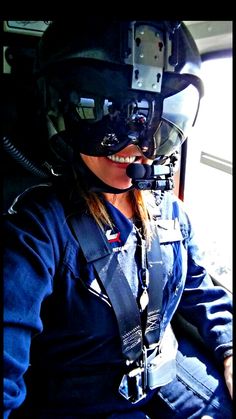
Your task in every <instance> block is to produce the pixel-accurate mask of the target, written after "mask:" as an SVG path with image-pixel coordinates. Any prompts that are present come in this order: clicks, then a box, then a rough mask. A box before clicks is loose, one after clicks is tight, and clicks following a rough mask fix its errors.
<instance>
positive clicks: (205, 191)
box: [184, 57, 232, 291]
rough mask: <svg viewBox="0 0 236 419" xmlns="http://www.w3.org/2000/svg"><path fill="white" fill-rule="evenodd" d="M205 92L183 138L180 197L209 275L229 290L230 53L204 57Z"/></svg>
mask: <svg viewBox="0 0 236 419" xmlns="http://www.w3.org/2000/svg"><path fill="white" fill-rule="evenodd" d="M202 78H203V82H204V87H205V95H204V97H203V99H202V101H201V106H200V111H199V116H198V119H197V122H196V126H195V129H194V131H193V133H192V135H191V138H189V140H188V147H187V160H186V173H185V188H184V202H185V204H186V205H187V207H188V208H189V211H190V213H191V216H192V221H193V223H194V226H195V230H196V233H197V234H199V236H200V237H199V240H200V243H201V246H202V249H203V255H204V258H205V260H206V264H207V268H208V271H209V273H210V274H211V276H212V277H213V278H214V279H215V280H216V282H220V283H221V284H222V285H224V286H225V287H226V288H227V289H229V290H230V291H232V57H226V58H214V59H209V60H207V61H204V62H203V66H202Z"/></svg>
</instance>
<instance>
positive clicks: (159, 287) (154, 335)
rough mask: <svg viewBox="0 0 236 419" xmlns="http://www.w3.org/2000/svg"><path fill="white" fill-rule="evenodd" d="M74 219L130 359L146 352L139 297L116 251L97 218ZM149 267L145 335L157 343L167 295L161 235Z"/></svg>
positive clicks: (149, 255) (154, 243)
mask: <svg viewBox="0 0 236 419" xmlns="http://www.w3.org/2000/svg"><path fill="white" fill-rule="evenodd" d="M70 223H71V226H72V230H73V231H74V234H75V237H76V238H77V240H78V242H79V244H80V246H81V249H82V251H83V254H84V256H85V258H86V260H87V262H91V263H93V265H94V268H95V270H96V272H97V274H98V276H99V278H100V280H101V282H102V284H103V286H104V288H105V290H106V293H107V295H108V297H109V299H110V302H111V305H112V307H113V310H114V312H115V315H116V318H117V323H118V327H119V332H120V337H121V343H122V352H123V354H124V356H125V357H126V358H127V359H129V360H132V361H134V360H136V359H137V358H138V357H139V356H140V355H141V353H142V347H143V339H142V327H141V317H140V312H139V308H138V304H137V302H136V299H135V297H134V296H133V293H132V291H131V288H130V286H129V283H128V281H127V278H126V277H125V275H124V273H123V271H122V269H121V267H120V264H119V261H118V258H117V254H116V252H113V251H112V248H111V247H110V245H109V242H108V241H107V239H106V237H105V234H104V233H103V232H102V230H101V229H100V228H99V226H98V225H97V224H96V222H95V220H93V218H91V217H89V216H88V215H86V214H83V215H82V216H78V217H75V216H71V217H70ZM147 262H148V270H149V278H150V282H149V303H148V307H147V322H146V330H145V339H146V341H147V343H148V345H150V344H152V343H157V342H158V340H159V335H160V310H161V306H162V297H163V278H164V276H163V263H162V258H161V248H160V243H159V240H158V236H157V235H155V239H154V240H152V244H151V248H150V250H148V251H147Z"/></svg>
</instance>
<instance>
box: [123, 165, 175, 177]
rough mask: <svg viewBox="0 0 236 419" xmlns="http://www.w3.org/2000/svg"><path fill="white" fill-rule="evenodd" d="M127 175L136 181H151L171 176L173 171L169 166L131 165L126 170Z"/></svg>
mask: <svg viewBox="0 0 236 419" xmlns="http://www.w3.org/2000/svg"><path fill="white" fill-rule="evenodd" d="M126 174H127V175H128V176H129V177H130V178H132V179H134V180H135V179H151V178H156V177H157V176H162V175H168V174H171V169H170V167H169V166H167V165H160V164H152V165H150V164H139V163H131V164H129V166H128V167H127V169H126Z"/></svg>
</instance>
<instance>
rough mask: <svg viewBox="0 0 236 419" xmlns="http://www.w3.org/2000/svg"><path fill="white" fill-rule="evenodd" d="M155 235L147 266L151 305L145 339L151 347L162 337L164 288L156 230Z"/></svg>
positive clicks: (148, 252) (149, 305)
mask: <svg viewBox="0 0 236 419" xmlns="http://www.w3.org/2000/svg"><path fill="white" fill-rule="evenodd" d="M154 228H155V227H154ZM153 233H154V237H155V239H154V240H152V243H151V248H150V250H148V251H147V265H148V271H149V290H148V294H149V303H148V307H147V323H146V330H145V338H146V340H147V342H148V344H149V345H150V344H152V343H155V342H158V340H159V337H160V321H161V317H160V312H161V307H162V299H163V287H164V283H163V282H164V271H163V261H162V255H161V246H160V242H159V238H158V235H157V232H156V230H154V231H153Z"/></svg>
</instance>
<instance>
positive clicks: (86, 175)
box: [3, 22, 232, 419]
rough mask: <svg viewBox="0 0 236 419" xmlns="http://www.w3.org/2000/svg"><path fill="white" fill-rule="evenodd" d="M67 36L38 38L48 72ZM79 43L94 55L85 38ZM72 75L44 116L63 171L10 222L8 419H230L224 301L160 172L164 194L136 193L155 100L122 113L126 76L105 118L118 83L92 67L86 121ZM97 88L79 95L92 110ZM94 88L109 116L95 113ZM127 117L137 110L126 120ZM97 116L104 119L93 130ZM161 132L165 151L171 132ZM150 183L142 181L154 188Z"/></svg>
mask: <svg viewBox="0 0 236 419" xmlns="http://www.w3.org/2000/svg"><path fill="white" fill-rule="evenodd" d="M90 23H91V22H90ZM157 23H158V22H157ZM157 23H156V22H155V23H154V22H152V24H150V22H148V23H147V26H145V30H146V29H147V28H149V26H150V28H151V29H150V34H151V35H152V34H153V33H154V32H153V27H155V25H156V24H157ZM159 23H161V28H162V30H165V31H168V30H169V25H167V24H165V25H162V22H159ZM83 24H84V25H85V23H84V22H83ZM86 24H87V25H88V22H86ZM96 24H97V26H98V28H96V27H95V28H94V26H92V27H93V29H94V34H93V36H94V37H95V34H96V31H98V32H99V34H100V36H101V39H102V35H101V34H102V33H103V32H104V31H105V35H106V36H105V38H104V39H106V40H107V39H108V38H107V31H108V33H109V34H110V35H112V34H114V33H115V39H116V36H117V33H118V32H116V29H117V26H114V25H112V24H111V25H110V26H109V27H107V26H105V25H102V24H101V22H99V23H98V22H97V23H96ZM141 24H142V25H143V22H142V23H141ZM63 25H64V23H63V24H61V23H60V22H59V24H58V26H57V24H55V25H54V24H52V26H51V28H52V29H49V32H48V33H46V34H45V39H44V43H45V44H44V49H43V52H42V51H41V58H40V60H41V64H42V63H43V64H42V67H43V66H44V69H45V59H46V58H45V57H46V56H47V54H48V55H49V53H48V50H47V48H49V46H50V48H52V46H53V48H56V49H57V48H58V45H57V44H55V42H52V41H53V40H54V41H55V39H57V40H58V39H61V41H62V43H64V44H65V45H66V43H68V45H70V46H71V45H72V44H70V42H69V40H68V37H67V36H69V35H71V36H72V39H75V38H74V37H75V33H74V29H73V30H71V33H70V32H68V31H69V28H67V30H68V31H65V28H64V26H63ZM118 26H119V25H118ZM157 27H158V28H159V26H157ZM58 28H59V29H58ZM88 28H91V25H88ZM104 28H105V29H104ZM115 28H116V29H115ZM163 28H164V29H163ZM77 29H78V28H77ZM77 29H76V30H77ZM172 29H173V28H172ZM51 30H52V32H51V34H50V31H51ZM60 30H63V34H66V36H65V37H64V36H63V37H61V38H60V37H59V34H61V32H60ZM78 30H79V31H82V30H81V28H79V29H78ZM155 30H156V29H155ZM176 30H177V31H178V30H179V26H178V25H177V26H176ZM181 30H182V29H181ZM58 31H59V32H58ZM81 33H83V35H84V31H82V32H81ZM119 33H120V32H119ZM140 33H141V31H140ZM155 33H156V32H155ZM160 33H162V32H160ZM54 37H55V38H54ZM69 38H70V37H69ZM76 39H77V40H78V37H77V38H76ZM79 39H80V38H79ZM95 39H98V38H97V37H95ZM104 39H103V40H104ZM163 39H164V38H163ZM182 39H183V38H182ZM50 42H51V43H50ZM82 42H84V44H86V47H88V45H90V47H91V44H90V43H89V42H87V41H86V37H85V35H84V38H83V41H82ZM86 42H87V43H86ZM98 42H100V39H99V41H98ZM111 43H112V42H111ZM75 44H76V43H73V45H75ZM101 44H102V45H103V42H101ZM65 45H64V46H65ZM174 45H176V44H174ZM64 46H63V47H62V46H60V47H61V49H62V50H63V48H64ZM112 46H113V47H114V44H113V43H112ZM50 48H49V49H50ZM84 51H86V52H84ZM84 51H83V53H84V54H85V55H86V58H87V55H88V49H86V48H84ZM93 51H94V50H93ZM99 51H100V50H99ZM51 52H52V51H51ZM93 53H94V52H93ZM52 56H53V54H52V55H49V57H52ZM55 56H56V57H58V54H55ZM68 56H69V60H70V59H71V54H69V55H68ZM96 57H97V55H96ZM72 58H73V57H72ZM77 58H78V57H77ZM80 59H81V55H80ZM49 61H50V59H49ZM102 62H103V65H104V64H105V61H104V57H103V58H102ZM53 64H55V62H54V63H53ZM93 64H94V63H93ZM80 65H82V64H81V62H80ZM87 65H88V63H87V61H86V66H87ZM99 65H100V64H99ZM107 67H108V69H109V71H110V70H111V71H113V68H112V69H111V67H110V63H107ZM73 68H74V67H70V66H69V67H66V71H67V72H66V75H65V78H66V81H65V80H64V79H63V80H62V73H63V72H62V71H61V68H60V69H59V75H58V73H57V71H56V72H55V69H54V71H53V70H52V71H48V73H47V74H48V76H47V77H48V78H47V77H46V82H50V89H49V90H48V91H47V92H48V93H50V92H52V91H54V95H53V96H52V97H51V98H50V100H49V103H50V106H48V105H47V106H46V109H47V110H46V113H47V118H48V119H49V118H51V122H50V124H49V132H51V131H52V130H51V131H50V129H51V128H52V126H51V125H52V121H53V129H54V132H53V135H52V133H51V138H50V142H51V146H52V147H54V151H55V154H57V156H58V154H59V152H60V153H61V150H62V154H63V157H64V154H65V153H66V152H67V151H68V149H67V148H66V147H65V145H62V142H61V139H62V138H63V140H64V139H65V133H66V135H67V140H68V138H69V139H70V140H68V144H69V146H68V148H69V149H70V150H69V153H68V154H67V158H64V160H63V164H62V166H63V168H65V160H67V164H66V170H64V173H63V175H62V176H59V177H56V178H54V179H52V181H51V182H48V183H47V184H45V185H39V186H37V187H33V188H30V189H29V190H27V191H25V192H24V193H23V194H22V195H20V196H19V197H18V199H17V200H16V201H15V202H14V204H13V205H12V207H11V208H10V210H9V211H8V214H7V215H5V220H4V235H3V237H4V240H5V244H4V278H5V279H6V281H5V285H4V308H5V311H4V322H5V331H4V332H5V335H4V350H5V353H4V380H5V400H4V409H5V410H4V418H8V417H11V418H19V417H22V418H23V417H24V418H27V417H29V418H34V419H36V418H40V419H46V418H55V419H56V418H59V417H62V418H67V419H69V418H83V419H86V418H93V417H94V418H95V417H96V418H118V417H119V418H145V417H150V418H153V419H154V418H173V417H179V418H186V419H187V418H188V419H189V418H200V417H204V416H207V417H209V416H210V417H214V418H215V419H216V418H223V417H224V418H231V417H232V406H231V397H230V396H232V300H231V297H230V295H229V294H228V293H227V291H226V290H224V289H223V288H221V287H218V286H214V285H213V283H212V281H211V278H210V277H209V275H208V274H207V272H206V270H205V268H204V265H203V264H202V261H201V260H200V257H199V250H198V247H197V244H196V243H195V239H194V233H193V229H192V225H191V222H190V220H189V217H188V215H187V214H186V212H185V210H184V205H183V203H182V202H181V201H180V200H179V199H178V198H177V197H176V196H175V195H174V194H173V192H172V191H171V190H170V191H169V190H166V189H168V187H167V186H166V185H167V183H166V182H165V171H164V172H163V173H164V175H163V174H162V175H161V176H160V179H161V181H162V182H164V185H165V187H162V188H159V190H155V191H153V190H148V191H143V190H139V189H138V188H134V184H135V182H136V180H137V178H138V179H139V177H140V171H139V172H138V173H139V175H138V176H137V175H136V173H137V172H136V169H137V168H139V169H140V168H142V170H144V169H145V170H146V172H148V173H149V171H148V170H147V167H149V166H150V167H153V166H151V165H152V163H153V159H154V151H155V150H156V149H157V147H155V145H157V143H158V141H159V134H157V132H158V129H159V128H158V129H157V126H158V124H157V125H155V123H157V118H158V111H157V110H155V112H153V111H152V109H153V108H152V106H151V105H150V103H153V102H152V99H150V97H152V93H150V92H149V91H148V92H147V93H145V94H143V93H141V94H142V95H145V99H146V102H147V103H148V106H149V108H148V114H145V112H144V111H143V110H142V111H141V110H140V109H139V110H138V111H137V109H135V107H134V106H133V105H132V104H133V102H134V99H133V97H132V99H131V98H130V99H129V101H128V103H125V105H124V107H123V106H121V102H122V101H121V99H122V98H123V90H122V93H120V91H119V86H120V84H119V83H123V82H124V80H123V79H122V77H123V76H122V77H121V78H120V79H119V81H118V84H117V86H118V88H117V91H116V93H117V94H118V96H117V97H118V99H119V100H117V101H116V102H115V101H113V108H112V109H111V108H109V109H110V113H109V112H108V113H106V112H105V111H104V109H105V104H106V101H105V100H104V97H105V98H106V97H108V96H109V97H108V99H109V101H111V97H112V94H111V95H108V90H109V89H111V90H112V89H115V87H114V85H115V79H114V84H113V87H112V86H111V84H110V82H111V79H109V77H110V73H109V71H108V72H107V73H106V74H105V75H104V77H103V75H101V74H100V72H97V73H94V72H93V71H94V65H92V66H91V69H90V68H89V66H88V70H89V71H90V70H91V74H90V76H91V75H94V74H96V76H97V77H98V79H99V82H100V84H99V83H95V85H94V86H92V87H93V88H94V89H96V92H95V94H94V98H95V99H94V102H93V103H95V107H94V108H89V110H88V103H90V102H89V101H88V100H87V101H86V106H85V105H84V104H83V106H82V105H81V103H82V102H83V103H85V100H84V95H83V100H82V98H81V94H79V93H78V91H79V89H81V86H78V84H79V83H81V80H83V83H85V79H84V77H85V75H83V74H84V73H83V74H82V73H80V78H79V81H78V84H76V89H75V86H74V85H73V83H74V78H75V75H77V71H78V72H79V68H78V67H76V72H75V71H74V70H73ZM57 69H58V67H57ZM83 69H84V68H83ZM60 71H61V73H60ZM119 71H121V70H120V68H119ZM121 73H122V71H121ZM116 74H117V73H116ZM122 74H123V73H122ZM70 75H71V78H70ZM86 75H87V73H86ZM63 77H64V73H63ZM171 77H172V76H171ZM68 80H69V81H71V80H72V82H71V83H72V88H71V85H70V83H69V84H68V83H67V82H68ZM93 80H94V79H93V78H92V77H90V79H89V81H90V82H91V84H92V82H93ZM193 80H195V79H194V78H193V79H191V83H194V81H193ZM185 81H186V80H185ZM175 82H177V79H175ZM76 83H77V82H76ZM125 83H126V82H125ZM168 83H169V80H168ZM168 83H167V84H168ZM91 84H87V85H86V88H84V91H86V93H87V96H88V98H89V99H90V100H91V96H92V94H91V89H92V88H91ZM101 84H102V91H103V92H104V91H106V92H105V93H103V103H104V104H103V105H102V106H103V108H101V107H99V106H100V105H96V103H101V98H99V100H98V99H97V95H98V90H97V89H98V87H99V86H100V85H101ZM68 86H70V87H68ZM163 86H164V82H163ZM168 86H169V85H168ZM66 88H67V89H68V90H67V91H66ZM163 88H164V87H163ZM53 89H54V90H53ZM64 89H65V92H66V93H65V95H64V93H63V92H64ZM70 89H71V90H70ZM136 90H137V89H136V87H135V92H136ZM149 90H150V89H149ZM57 91H58V92H59V93H58V96H57V95H55V92H57ZM84 91H83V93H84ZM114 91H115V90H113V94H114ZM135 94H137V95H140V93H139V92H138V93H135ZM76 95H77V96H79V101H78V97H77V96H76ZM107 95H108V96H107ZM128 95H130V91H129V92H128V91H127V96H128ZM155 95H156V94H155ZM87 96H86V98H87ZM124 97H125V98H126V96H125V95H124ZM155 97H156V96H155ZM55 98H56V99H55ZM92 100H93V99H92ZM96 101H97V102H96ZM154 101H156V99H154ZM140 102H142V101H139V103H140ZM156 102H157V101H156ZM137 103H138V100H137ZM55 104H57V105H56V106H52V105H55ZM131 105H132V106H131ZM73 106H75V107H76V109H72V108H73ZM96 106H97V107H96ZM137 106H138V105H137ZM142 106H143V105H142ZM145 106H146V107H147V105H145ZM156 107H158V105H157V103H156ZM49 108H50V109H49ZM124 108H125V109H126V110H127V109H129V110H130V109H131V108H132V111H130V114H129V118H128V119H127V117H126V118H124ZM164 108H165V107H164ZM91 109H92V110H91ZM101 109H103V112H104V115H103V116H102V117H101V118H100V119H99V118H97V119H96V118H95V117H94V115H97V114H98V113H99V112H102V111H101ZM75 110H76V113H77V116H76V117H75V113H74V111H75ZM85 110H86V112H88V113H89V115H90V116H89V118H88V119H89V121H87V120H86V117H85V113H84V112H85ZM91 113H93V118H92V119H94V120H93V121H92V122H91ZM174 113H175V111H174ZM176 113H177V111H176ZM78 115H79V117H78ZM86 115H88V114H86ZM150 115H151V116H150ZM62 117H63V121H64V122H63V124H64V126H63V128H65V129H63V130H61V132H60V129H59V125H60V124H61V119H62ZM164 120H165V119H164V117H163V121H164ZM107 121H108V122H107ZM147 121H148V123H147ZM163 121H162V122H163ZM163 124H164V122H163ZM165 124H166V125H165V127H164V128H165V129H167V128H168V126H169V125H170V126H171V129H170V133H172V134H171V135H172V136H171V135H170V138H171V141H172V140H173V132H172V129H173V124H169V122H165ZM168 124H169V125H168ZM154 125H155V131H154ZM104 127H105V128H104ZM140 127H141V128H140ZM125 130H126V131H127V134H126V135H124V132H125ZM55 132H56V134H55ZM97 132H99V136H98V134H97ZM154 132H155V135H153V133H154ZM63 133H64V134H63ZM78 133H79V134H80V136H79V135H78ZM91 133H92V134H91ZM82 134H83V135H84V136H85V137H86V136H87V137H86V141H85V137H83V136H82ZM144 134H145V135H144ZM96 135H97V137H96ZM78 138H80V141H78ZM93 138H94V142H93ZM99 138H100V140H99ZM101 138H102V140H101ZM120 138H122V140H121V141H119V139H120ZM153 138H155V141H156V143H155V144H154V143H153V141H154V140H153ZM71 139H72V140H71ZM76 141H77V142H76ZM171 141H170V143H171V144H172V149H171V152H169V153H167V151H166V154H165V153H164V154H163V155H162V154H160V156H157V155H155V159H157V160H158V159H159V161H161V163H162V164H163V167H166V166H165V164H164V163H166V162H167V160H168V158H169V157H170V156H171V153H172V152H173V150H174V149H175V147H174V146H173V141H172V142H171ZM167 143H168V144H169V142H168V141H167ZM58 144H59V146H60V147H59V146H58ZM104 144H105V145H104ZM117 144H118V145H117ZM161 147H162V150H163V144H162V143H161V144H159V148H158V150H159V151H160V150H161ZM104 149H105V151H104ZM65 150H66V151H65ZM107 150H108V151H107ZM71 151H72V157H71ZM159 151H158V152H159ZM155 152H156V151H155ZM162 152H163V151H162ZM68 155H69V157H68ZM161 156H162V157H161ZM68 162H69V164H68ZM130 165H132V166H130ZM160 166H161V165H160ZM128 167H129V168H130V167H132V171H131V173H130V171H129V169H128ZM139 169H138V170H139ZM145 170H144V171H145ZM153 171H154V169H153ZM146 172H145V173H146ZM153 173H154V172H152V171H151V174H150V173H149V174H148V176H147V179H148V182H149V181H150V182H154V183H155V182H156V178H157V176H156V175H153ZM128 174H132V176H131V177H130V176H128ZM141 177H142V176H141ZM145 179H146V178H145ZM158 179H159V178H158ZM154 183H152V185H153V184H154ZM142 185H143V184H142ZM146 185H147V184H146ZM157 189H158V188H157ZM163 189H164V190H163ZM177 313H179V314H181V315H182V316H183V317H184V318H186V319H187V320H191V323H192V324H193V325H194V326H196V327H197V329H198V330H199V332H200V335H201V336H202V338H203V340H204V343H205V345H206V348H205V349H203V348H202V347H201V345H200V344H199V343H194V341H192V340H191V339H189V337H188V336H183V333H181V331H180V330H178V328H174V331H173V328H172V323H173V322H172V320H173V316H174V315H176V314H177ZM173 325H174V323H173ZM173 327H174V326H173ZM224 376H225V380H224Z"/></svg>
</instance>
